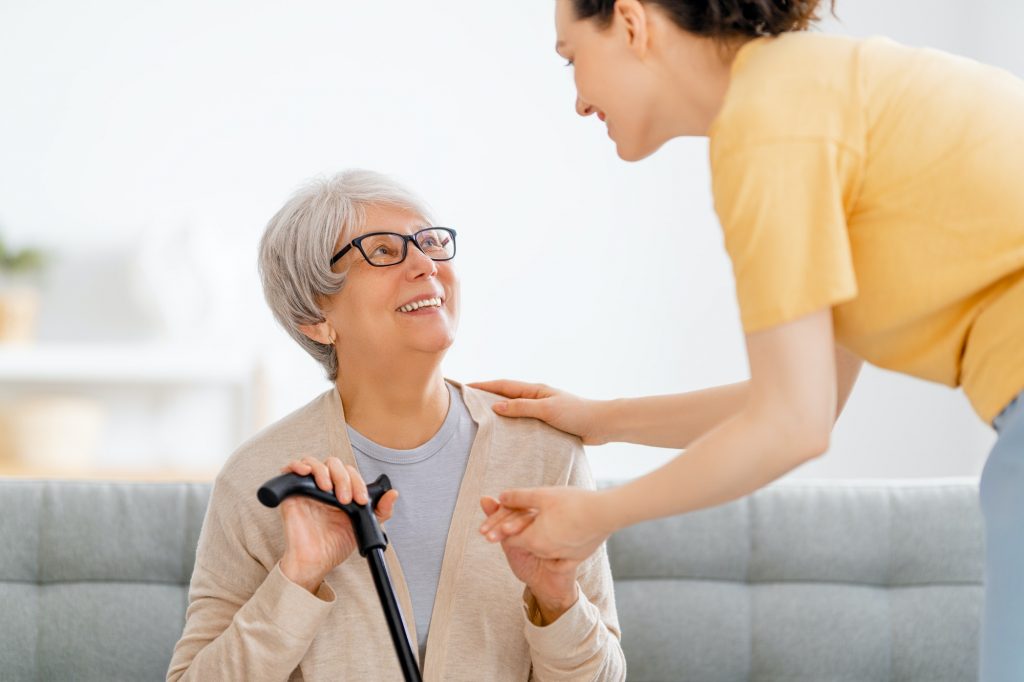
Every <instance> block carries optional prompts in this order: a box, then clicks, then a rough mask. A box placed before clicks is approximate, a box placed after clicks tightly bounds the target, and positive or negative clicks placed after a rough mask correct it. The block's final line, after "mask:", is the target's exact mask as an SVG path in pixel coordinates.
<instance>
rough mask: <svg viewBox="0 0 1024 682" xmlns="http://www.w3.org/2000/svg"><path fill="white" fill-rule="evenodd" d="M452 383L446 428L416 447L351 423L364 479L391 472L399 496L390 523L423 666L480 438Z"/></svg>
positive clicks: (390, 538) (351, 436) (353, 445)
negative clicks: (459, 501) (390, 444)
mask: <svg viewBox="0 0 1024 682" xmlns="http://www.w3.org/2000/svg"><path fill="white" fill-rule="evenodd" d="M447 386H448V394H449V402H448V416H447V417H445V420H444V423H443V424H442V425H441V429H440V430H439V431H438V432H437V433H436V434H435V435H434V436H433V437H432V438H431V439H430V440H428V441H427V442H426V443H424V444H423V445H421V446H419V447H417V448H413V449H412V450H392V449H391V448H386V447H383V446H381V445H378V444H377V443H374V442H373V441H371V440H369V439H368V438H366V437H365V436H363V435H362V434H360V433H359V432H358V431H356V430H355V429H353V428H352V427H351V426H350V427H348V437H349V440H351V441H352V450H353V452H354V453H355V458H356V463H357V464H358V465H359V471H360V473H362V475H363V478H364V479H365V480H366V481H367V482H370V481H373V480H374V479H375V478H377V477H378V476H379V475H380V474H387V475H388V478H390V479H391V485H392V487H393V488H394V489H395V490H397V491H398V494H399V498H398V502H397V504H396V505H395V513H394V515H393V516H392V517H391V520H390V521H388V522H387V524H385V525H386V531H387V536H388V540H389V541H390V543H391V545H392V546H393V547H394V550H395V554H396V556H397V557H398V560H399V563H401V565H402V572H403V573H404V574H405V579H406V582H407V583H408V585H409V595H410V597H411V598H412V608H413V612H414V614H415V618H416V634H417V635H418V637H419V642H418V644H419V650H420V662H421V664H422V661H423V655H424V652H425V650H426V645H427V631H428V630H429V629H430V615H431V612H432V611H433V609H434V595H435V594H436V592H437V581H438V579H439V578H440V576H441V561H442V559H443V558H444V546H445V542H446V541H447V539H448V527H449V526H450V525H451V521H452V513H453V512H454V511H455V500H456V498H457V497H458V495H459V486H460V485H461V484H462V475H463V474H464V473H465V471H466V462H467V461H468V460H469V450H470V447H471V446H472V445H473V439H474V438H475V437H476V422H474V421H473V419H472V417H470V415H469V411H468V410H467V409H466V404H465V403H464V402H462V394H461V393H459V391H458V389H456V388H455V387H454V386H452V385H451V384H447ZM405 616H406V618H408V617H409V616H408V614H405Z"/></svg>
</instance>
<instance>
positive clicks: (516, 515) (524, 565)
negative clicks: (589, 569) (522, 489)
mask: <svg viewBox="0 0 1024 682" xmlns="http://www.w3.org/2000/svg"><path fill="white" fill-rule="evenodd" d="M480 506H481V508H483V510H484V514H486V515H487V517H488V522H492V521H493V522H494V523H499V524H502V525H504V526H507V527H509V528H510V530H511V529H513V528H514V529H515V533H518V532H521V531H522V530H523V529H524V528H526V527H527V526H528V525H530V523H531V521H532V519H533V516H534V515H533V513H532V512H530V511H524V510H513V509H508V508H506V507H502V506H501V504H500V503H499V502H498V500H496V499H494V498H493V497H488V496H484V497H482V498H480ZM515 533H511V534H510V535H514V534H515ZM501 548H502V550H504V552H505V559H506V560H507V561H508V565H509V567H510V568H511V569H512V573H514V574H515V576H516V577H517V578H519V579H520V580H521V581H523V583H525V584H526V586H527V587H528V588H529V590H530V592H531V594H533V597H534V599H536V600H537V608H538V609H539V610H540V614H541V618H542V619H543V622H542V623H540V624H541V625H548V624H550V623H553V622H555V621H556V620H558V618H559V616H561V615H562V614H563V613H565V612H566V611H568V610H569V609H570V608H571V607H572V605H573V604H575V603H576V600H577V599H578V598H579V592H578V587H577V583H576V575H577V572H578V569H579V565H580V562H579V561H575V560H569V559H541V558H540V557H538V556H536V555H535V554H532V553H530V552H529V551H528V550H525V549H521V548H518V547H513V546H512V545H511V544H509V542H508V541H507V540H506V541H505V542H502V543H501Z"/></svg>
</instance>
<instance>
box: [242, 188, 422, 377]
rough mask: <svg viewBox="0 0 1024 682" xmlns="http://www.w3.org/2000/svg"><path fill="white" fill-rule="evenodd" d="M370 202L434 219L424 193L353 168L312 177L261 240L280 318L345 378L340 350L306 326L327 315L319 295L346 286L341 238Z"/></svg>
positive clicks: (262, 267) (356, 226)
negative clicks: (338, 248)
mask: <svg viewBox="0 0 1024 682" xmlns="http://www.w3.org/2000/svg"><path fill="white" fill-rule="evenodd" d="M368 206H393V207H397V208H402V209H405V210H407V211H410V212H412V213H415V214H417V215H418V216H420V217H421V218H423V220H424V221H426V222H427V223H428V224H430V223H432V222H433V221H432V220H431V218H430V215H429V211H428V209H427V207H426V205H424V204H423V203H422V202H421V201H420V200H419V198H418V197H416V196H415V195H414V194H413V193H412V192H410V191H409V190H407V189H406V188H405V187H403V186H402V185H400V184H399V183H397V182H395V181H394V180H392V179H391V178H389V177H387V176H386V175H383V174H381V173H376V172H373V171H368V170H358V169H357V170H347V171H343V172H341V173H338V174H336V175H334V176H332V177H329V178H323V177H320V178H316V179H314V180H312V181H310V182H308V183H307V184H306V185H305V186H303V187H302V188H301V189H300V190H299V191H297V192H296V193H295V194H294V195H292V197H291V199H289V200H288V202H287V203H285V205H284V206H283V207H282V208H281V210H279V211H278V212H277V214H276V215H275V216H274V217H273V218H271V219H270V222H269V223H267V227H266V230H264V232H263V238H262V239H261V240H260V254H259V271H260V279H261V280H262V282H263V295H264V297H265V298H266V299H267V305H269V306H270V310H271V311H272V312H273V313H274V317H275V318H276V319H277V321H278V323H280V325H281V326H282V327H284V329H285V331H287V332H288V334H290V335H291V337H292V338H293V339H295V340H296V341H297V342H298V343H299V345H300V346H302V347H303V348H304V349H305V351H306V352H307V353H309V354H310V355H312V356H313V357H314V358H315V359H316V360H317V362H319V363H320V364H321V365H323V367H324V370H325V372H326V374H327V378H328V379H330V380H331V381H335V380H336V379H337V378H338V357H337V354H336V353H335V351H334V346H332V345H331V344H322V343H317V342H316V341H314V340H313V339H311V338H309V337H308V336H306V335H305V334H303V333H302V331H301V330H300V329H299V326H300V325H307V324H317V323H319V322H323V320H324V314H323V311H322V310H321V308H320V301H321V300H323V299H324V298H327V297H329V296H332V295H334V294H336V293H338V292H339V291H341V288H342V286H344V284H345V274H346V273H335V272H332V271H331V264H330V260H331V256H332V255H333V254H334V245H335V244H337V243H338V240H339V238H341V237H342V236H343V235H344V236H345V237H344V238H345V241H348V240H349V239H351V238H352V237H354V236H355V235H356V234H358V232H359V231H360V230H362V229H363V227H364V226H365V223H366V208H367V207H368Z"/></svg>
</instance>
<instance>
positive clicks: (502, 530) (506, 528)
mask: <svg viewBox="0 0 1024 682" xmlns="http://www.w3.org/2000/svg"><path fill="white" fill-rule="evenodd" d="M536 516H537V514H536V512H533V511H517V512H514V513H512V514H510V515H509V516H508V517H507V518H505V519H503V520H502V521H501V523H499V524H498V525H496V526H495V527H494V528H493V529H492V530H491V531H490V532H488V533H487V539H488V540H489V541H490V542H504V541H505V540H506V539H508V538H510V537H512V536H513V535H518V534H519V533H521V532H522V531H523V530H524V529H525V528H527V527H529V525H530V524H531V523H533V520H534V518H536Z"/></svg>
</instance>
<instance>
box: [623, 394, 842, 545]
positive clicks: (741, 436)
mask: <svg viewBox="0 0 1024 682" xmlns="http://www.w3.org/2000/svg"><path fill="white" fill-rule="evenodd" d="M827 445H828V444H827V436H826V437H823V438H820V439H817V440H815V439H813V438H812V437H810V435H809V434H808V431H807V429H806V428H802V427H801V425H800V424H798V423H796V421H795V420H793V419H790V418H787V417H785V416H783V415H781V414H764V413H762V414H755V413H753V412H752V411H749V410H743V411H741V412H740V413H738V414H736V415H734V416H732V417H730V418H728V419H726V420H725V421H723V422H722V423H721V424H720V425H719V426H718V427H716V428H714V429H713V430H711V431H710V432H708V433H707V434H706V435H704V436H702V437H700V438H698V439H697V440H696V441H694V442H693V444H692V445H691V446H690V448H689V450H687V451H686V452H685V453H683V454H681V455H679V456H678V457H676V458H675V459H673V460H672V461H671V462H669V463H668V464H666V465H664V466H662V467H661V468H659V469H657V470H656V471H653V472H651V473H650V474H647V475H646V476H643V477H641V478H638V479H636V480H635V481H632V482H630V483H627V484H626V485H623V486H621V487H619V488H615V489H611V490H608V491H606V493H605V494H604V497H605V500H604V504H606V506H607V509H606V510H605V511H607V516H606V518H607V519H608V523H609V525H610V526H613V527H614V528H615V529H618V528H623V527H626V526H630V525H633V524H635V523H639V522H641V521H648V520H650V519H656V518H662V517H666V516H674V515H676V514H682V513H685V512H689V511H694V510H696V509H703V508H705V507H711V506H714V505H718V504H722V503H724V502H728V501H730V500H734V499H736V498H739V497H742V496H744V495H748V494H750V493H752V492H754V491H755V490H757V489H758V488H760V487H762V486H763V485H765V484H767V483H769V482H771V481H773V480H775V479H776V478H778V477H780V476H782V475H783V474H785V473H786V472H787V471H790V470H791V469H793V468H795V467H796V466H798V465H799V464H802V463H803V462H805V461H807V460H808V459H811V458H813V457H815V456H817V455H819V454H821V453H823V452H824V451H825V449H826V448H827Z"/></svg>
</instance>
